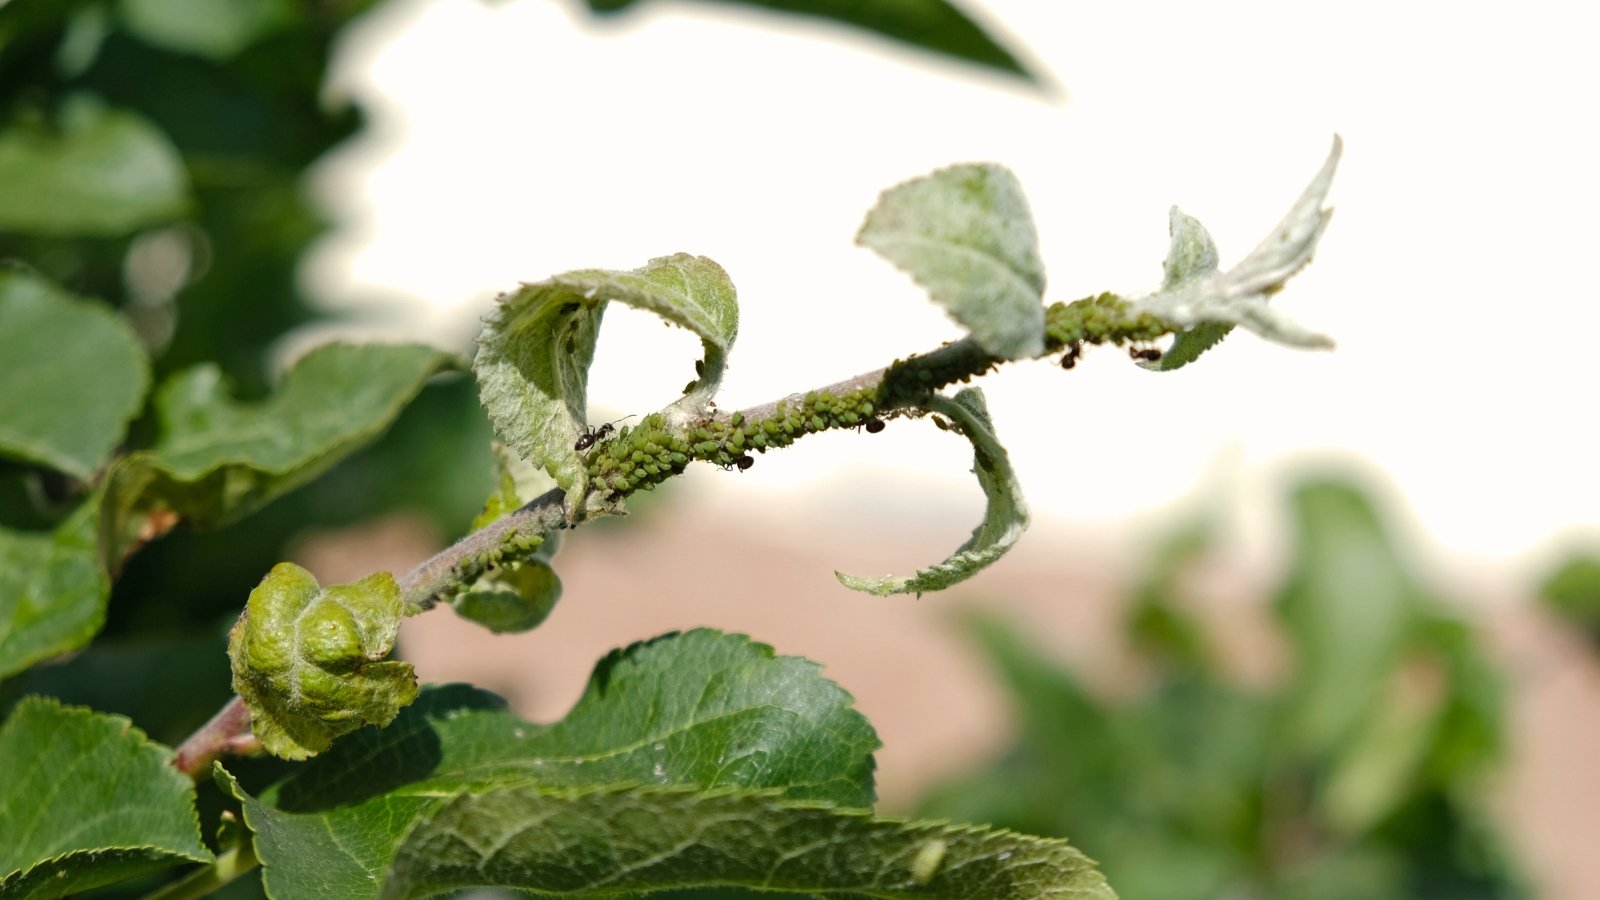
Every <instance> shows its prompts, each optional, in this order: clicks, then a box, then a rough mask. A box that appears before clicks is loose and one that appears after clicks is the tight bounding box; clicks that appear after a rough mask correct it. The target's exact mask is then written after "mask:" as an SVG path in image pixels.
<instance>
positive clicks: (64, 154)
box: [0, 94, 189, 237]
mask: <svg viewBox="0 0 1600 900" xmlns="http://www.w3.org/2000/svg"><path fill="white" fill-rule="evenodd" d="M188 203H189V184H188V178H187V176H186V175H185V174H184V167H183V160H182V158H181V157H180V156H179V155H178V151H177V150H176V149H175V148H174V147H173V146H172V144H171V143H170V142H169V141H168V140H167V138H166V136H165V135H163V134H162V133H161V132H160V130H158V129H157V128H156V127H155V126H154V125H152V124H151V123H150V122H149V121H147V120H146V119H145V118H144V117H142V116H139V115H137V114H135V113H132V112H128V111H126V110H119V109H111V108H109V107H107V106H106V105H105V104H103V103H101V102H100V101H99V100H97V99H95V98H93V97H90V96H87V95H83V94H79V95H75V96H72V97H69V98H68V99H67V101H66V103H64V104H63V105H62V108H61V114H60V119H59V121H58V122H57V124H56V126H55V128H54V129H53V130H46V129H44V128H41V127H30V126H25V125H19V124H12V125H10V126H9V127H6V128H5V129H3V130H0V232H6V231H14V232H22V233H25V234H47V235H94V236H104V237H114V236H117V235H123V234H127V233H128V232H131V231H133V230H134V229H136V228H140V227H142V226H145V225H150V224H153V223H156V222H161V221H164V220H167V219H171V218H173V217H175V216H177V215H179V214H180V213H182V212H183V211H184V209H185V208H186V207H187V206H188Z"/></svg>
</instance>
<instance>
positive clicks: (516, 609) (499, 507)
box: [442, 443, 561, 632]
mask: <svg viewBox="0 0 1600 900" xmlns="http://www.w3.org/2000/svg"><path fill="white" fill-rule="evenodd" d="M494 460H495V470H496V481H497V482H498V483H497V484H496V486H495V490H494V492H493V493H491V494H490V495H489V498H488V500H486V501H485V502H484V505H483V512H481V513H479V514H478V516H477V518H475V519H473V520H472V530H473V531H479V530H482V529H483V528H485V527H487V526H488V525H490V524H492V523H493V522H495V521H496V520H498V519H500V518H501V517H502V516H504V515H506V514H507V513H510V512H512V511H513V510H515V509H517V508H518V507H520V506H522V505H523V504H525V503H527V502H528V501H529V500H532V499H533V498H534V497H536V496H538V495H539V494H542V493H544V490H541V488H547V487H548V481H549V479H548V478H547V477H546V476H545V475H544V473H543V472H540V471H537V470H535V469H534V468H533V466H531V465H530V464H529V463H528V462H527V461H526V460H524V459H521V458H520V457H518V456H517V455H516V454H515V453H512V452H511V451H510V449H509V448H507V447H506V446H505V445H504V444H499V443H496V444H495V445H494ZM508 543H509V546H506V545H503V546H501V547H500V548H499V550H500V552H499V553H498V554H497V558H496V559H494V561H492V562H490V563H488V565H487V566H485V567H484V570H483V571H482V572H479V573H475V574H474V572H473V571H472V570H473V569H475V568H476V567H475V566H457V567H456V569H455V574H456V575H457V576H458V578H459V580H460V582H461V583H460V584H457V585H453V586H451V587H450V588H447V589H445V590H444V591H442V593H445V594H449V593H450V591H454V594H453V595H452V596H450V607H451V608H452V609H454V610H455V611H456V613H457V615H460V616H461V617H462V618H464V619H470V620H472V621H474V622H477V623H478V624H479V625H482V626H483V627H485V628H487V629H489V630H490V631H494V632H514V631H528V630H530V629H532V628H536V627H538V626H539V625H540V624H541V623H543V622H544V620H545V618H546V617H547V616H549V615H550V612H551V610H553V609H555V605H556V601H558V600H560V599H561V579H560V578H559V577H558V576H557V575H556V573H555V570H554V569H552V568H551V567H550V560H551V559H553V558H554V557H555V554H556V550H558V549H559V548H560V546H561V540H560V533H559V532H551V533H549V534H544V535H540V536H539V537H538V538H537V540H534V541H529V540H527V539H525V538H519V539H515V540H512V541H510V542H508Z"/></svg>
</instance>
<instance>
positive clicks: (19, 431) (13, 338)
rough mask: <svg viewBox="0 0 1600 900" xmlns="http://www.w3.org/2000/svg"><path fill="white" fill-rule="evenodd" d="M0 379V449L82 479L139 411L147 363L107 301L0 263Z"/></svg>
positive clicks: (96, 466)
mask: <svg viewBox="0 0 1600 900" xmlns="http://www.w3.org/2000/svg"><path fill="white" fill-rule="evenodd" d="M0 182H3V178H0ZM3 202H4V201H3V200H0V203H3ZM0 384H3V385H5V389H4V390H0V455H3V456H10V457H12V458H14V459H21V460H24V461H27V462H32V463H38V464H40V465H44V466H49V467H50V468H52V469H57V470H60V471H62V472H65V473H67V474H68V475H71V476H72V477H73V478H76V479H78V480H79V481H88V480H89V478H90V477H92V476H93V475H94V473H95V471H96V470H97V469H99V468H100V466H101V465H103V464H104V463H105V461H106V459H107V458H108V457H109V456H110V455H111V450H112V448H113V447H115V446H116V445H117V442H118V441H120V440H121V439H122V435H123V432H125V431H126V430H127V427H128V420H129V419H131V418H133V416H134V414H135V413H137V412H138V411H139V406H140V404H141V403H143V401H144V394H145V391H146V390H147V389H148V388H149V386H150V365H149V363H148V362H147V361H146V360H145V355H144V350H143V348H142V347H140V345H139V339H138V338H137V337H136V336H135V335H134V333H133V329H131V328H129V327H128V324H127V323H126V322H124V321H123V320H122V318H121V317H120V316H118V315H117V314H116V313H114V312H112V311H111V310H110V309H107V308H106V307H104V306H101V305H100V304H97V303H90V302H86V301H82V300H78V299H76V298H74V297H72V296H71V295H69V294H67V293H65V292H63V291H61V290H60V289H58V288H57V287H55V286H54V285H52V284H51V283H49V282H48V281H45V280H44V279H43V278H40V277H39V276H37V275H33V274H31V273H29V272H26V271H24V270H22V269H17V268H10V267H0Z"/></svg>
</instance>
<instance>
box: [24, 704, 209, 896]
mask: <svg viewBox="0 0 1600 900" xmlns="http://www.w3.org/2000/svg"><path fill="white" fill-rule="evenodd" d="M0 771H3V772H4V773H5V777H4V778H0V834H3V835H5V839H4V840H0V897H5V898H13V897H61V896H65V895H67V894H75V893H78V892H80V891H85V890H88V889H90V888H93V887H98V886H100V885H103V884H110V883H112V882H115V881H121V880H123V879H126V878H131V877H134V876H136V875H140V874H143V873H145V872H149V871H153V870H156V869H160V868H163V867H165V866H170V865H174V864H177V863H182V862H208V861H210V859H211V854H210V853H209V852H208V851H207V850H206V848H205V846H204V845H202V844H201V843H200V824H199V821H198V819H197V818H196V817H195V812H194V785H193V784H192V783H191V782H190V781H189V779H187V778H185V777H183V776H182V775H180V774H179V773H178V771H177V769H174V768H173V767H172V751H170V750H167V749H166V748H164V747H161V746H159V745H156V744H153V743H151V742H150V741H148V740H147V739H146V738H145V736H144V733H143V732H141V731H139V730H138V729H136V728H133V727H132V726H131V725H129V723H128V720H127V719H124V718H122V717H121V716H107V715H101V714H99V713H95V712H92V711H90V710H87V709H82V708H79V707H64V706H61V705H60V704H58V703H56V702H55V701H53V700H48V699H44V698H40V697H30V698H26V699H24V700H23V701H22V702H21V703H19V704H17V707H16V709H14V710H13V711H12V713H11V717H10V718H9V719H8V720H6V723H5V726H4V727H0Z"/></svg>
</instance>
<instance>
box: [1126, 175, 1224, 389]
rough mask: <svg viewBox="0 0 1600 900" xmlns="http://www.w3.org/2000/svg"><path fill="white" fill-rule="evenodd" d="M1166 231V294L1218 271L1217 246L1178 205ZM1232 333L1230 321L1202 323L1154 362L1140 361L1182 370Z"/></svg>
mask: <svg viewBox="0 0 1600 900" xmlns="http://www.w3.org/2000/svg"><path fill="white" fill-rule="evenodd" d="M1167 230H1168V231H1169V232H1171V234H1172V246H1171V247H1170V248H1169V249H1168V250H1167V259H1166V262H1165V263H1164V264H1163V265H1162V272H1163V275H1164V277H1163V278H1162V280H1161V289H1162V290H1163V291H1174V290H1177V289H1179V288H1181V287H1183V286H1184V285H1185V284H1188V283H1189V282H1191V281H1193V280H1195V279H1197V278H1204V277H1205V276H1207V275H1210V274H1212V273H1213V272H1215V271H1217V245H1216V243H1215V242H1213V241H1212V240H1211V234H1210V232H1208V231H1206V228H1205V226H1204V225H1201V224H1200V222H1199V220H1198V219H1195V218H1194V217H1193V216H1190V215H1187V214H1185V213H1184V212H1183V211H1182V210H1180V209H1178V208H1177V207H1176V206H1174V207H1173V208H1172V210H1171V211H1170V212H1169V213H1168V215H1167ZM1232 330H1233V325H1232V324H1231V323H1228V322H1201V323H1199V324H1198V325H1191V326H1189V327H1188V328H1186V329H1184V330H1182V331H1180V332H1178V334H1177V336H1176V337H1175V338H1174V339H1173V341H1172V346H1171V347H1169V348H1168V349H1167V351H1166V352H1165V353H1163V354H1161V358H1160V359H1158V360H1155V361H1153V362H1146V361H1141V362H1140V363H1139V365H1140V366H1143V367H1144V368H1146V369H1151V370H1153V371H1157V372H1170V371H1172V370H1173V369H1181V368H1183V367H1184V366H1186V365H1188V364H1189V363H1192V362H1194V361H1195V360H1197V359H1199V358H1200V354H1202V353H1204V352H1206V351H1207V350H1210V349H1211V348H1212V347H1215V346H1216V345H1217V344H1219V343H1221V341H1222V339H1223V338H1225V337H1227V336H1228V332H1230V331H1232Z"/></svg>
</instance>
